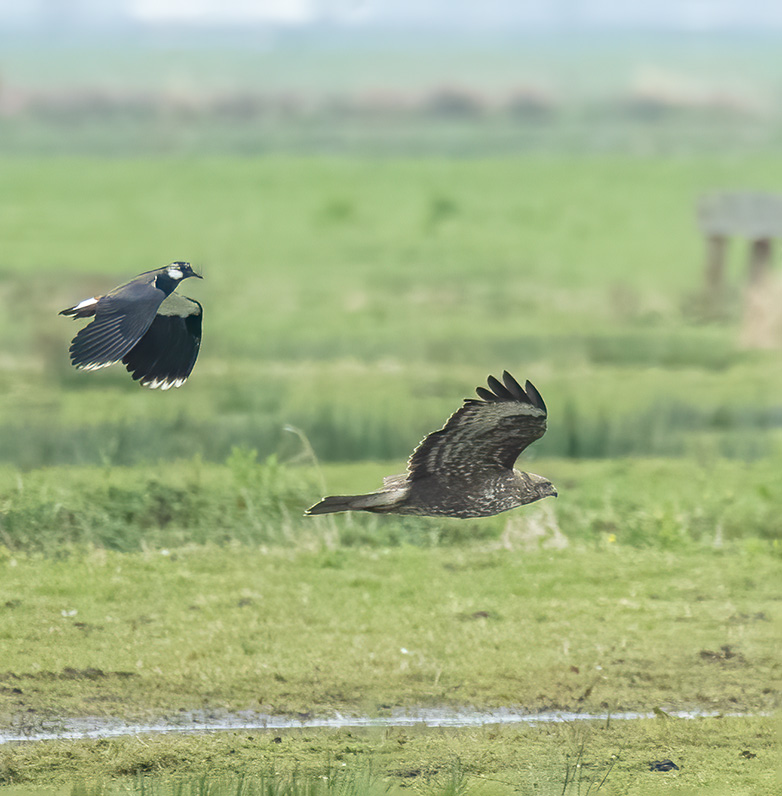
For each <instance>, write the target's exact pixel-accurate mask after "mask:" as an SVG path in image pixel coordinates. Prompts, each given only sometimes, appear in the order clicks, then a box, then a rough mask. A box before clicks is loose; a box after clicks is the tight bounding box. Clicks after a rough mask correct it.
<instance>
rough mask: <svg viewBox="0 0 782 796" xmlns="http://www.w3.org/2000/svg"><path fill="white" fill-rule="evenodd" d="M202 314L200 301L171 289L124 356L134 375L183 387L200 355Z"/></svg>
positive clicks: (164, 386) (149, 381)
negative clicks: (143, 332) (146, 327)
mask: <svg viewBox="0 0 782 796" xmlns="http://www.w3.org/2000/svg"><path fill="white" fill-rule="evenodd" d="M202 316H203V308H202V307H201V305H200V304H199V303H198V302H197V301H195V300H194V299H191V298H187V297H186V296H180V295H179V294H178V293H172V294H171V295H170V296H169V297H168V298H167V299H166V300H165V301H164V302H163V303H162V304H161V305H160V309H159V310H158V312H157V315H155V318H154V320H153V321H152V324H151V325H150V327H149V329H147V331H146V334H144V336H143V337H142V338H141V339H140V340H139V342H138V343H137V344H136V345H135V346H133V348H132V349H131V350H130V351H128V352H127V353H126V354H125V356H124V357H123V358H122V361H123V363H124V364H125V365H126V367H127V369H128V371H129V372H130V374H131V375H132V376H133V378H134V379H135V380H136V381H140V382H141V384H142V386H144V387H151V388H153V389H155V388H157V387H160V388H161V389H163V390H167V389H169V388H170V387H181V386H182V385H183V384H184V383H185V381H187V377H188V376H189V375H190V373H191V371H192V370H193V366H194V365H195V362H196V359H197V357H198V349H199V348H200V346H201V318H202Z"/></svg>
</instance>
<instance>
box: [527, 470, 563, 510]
mask: <svg viewBox="0 0 782 796" xmlns="http://www.w3.org/2000/svg"><path fill="white" fill-rule="evenodd" d="M524 475H526V476H527V478H528V479H529V483H528V490H529V492H530V493H531V494H530V498H529V500H528V501H527V502H529V503H532V502H533V501H535V500H541V498H545V497H556V496H557V488H556V487H555V486H554V484H552V483H551V481H549V480H548V478H544V477H543V476H542V475H535V473H524Z"/></svg>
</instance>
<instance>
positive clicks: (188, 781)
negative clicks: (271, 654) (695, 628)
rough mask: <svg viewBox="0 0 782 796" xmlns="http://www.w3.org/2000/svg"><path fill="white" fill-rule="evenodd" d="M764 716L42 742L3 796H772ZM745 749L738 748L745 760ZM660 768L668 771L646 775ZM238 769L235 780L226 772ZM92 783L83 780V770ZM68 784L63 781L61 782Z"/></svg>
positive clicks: (7, 764)
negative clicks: (672, 765) (667, 763)
mask: <svg viewBox="0 0 782 796" xmlns="http://www.w3.org/2000/svg"><path fill="white" fill-rule="evenodd" d="M774 723H775V722H774V720H773V719H768V718H765V719H763V718H755V719H738V718H722V719H710V720H709V719H707V720H694V721H684V720H677V719H656V720H654V721H647V722H633V721H631V722H609V723H605V722H600V723H593V724H589V725H578V726H575V725H555V726H547V727H540V728H538V727H524V728H501V727H485V728H480V729H472V730H458V731H457V730H424V729H421V728H404V729H391V730H349V731H348V730H339V731H330V732H314V731H309V730H301V731H290V732H277V731H275V732H270V733H248V732H234V733H223V734H219V735H204V736H200V737H197V738H194V737H189V738H188V737H168V738H163V737H154V736H144V737H137V738H131V739H127V740H102V741H82V742H76V743H67V744H66V743H62V742H49V743H46V744H43V745H41V746H43V748H40V746H38V747H33V746H31V745H20V746H17V747H14V748H13V749H10V750H9V749H5V750H2V751H0V780H2V778H3V777H5V781H6V782H16V783H18V784H17V785H8V786H7V787H0V793H3V794H4V796H30V795H31V794H33V793H41V792H42V790H41V785H40V784H38V785H36V784H32V785H27V786H25V785H23V784H22V783H25V782H27V783H43V782H46V781H48V782H50V783H51V786H56V785H58V784H59V787H55V788H53V790H52V791H49V790H47V791H45V792H47V793H49V792H51V793H53V794H56V796H115V794H126V793H129V794H133V795H134V796H135V795H136V794H138V795H139V796H140V795H141V794H147V796H206V794H209V795H210V796H229V794H230V795H231V796H256V794H258V795H259V796H260V794H263V795H264V796H321V794H323V796H325V795H326V794H330V795H333V796H336V795H337V794H339V795H340V796H370V795H371V794H380V793H390V794H399V793H410V792H411V791H412V792H414V793H423V794H426V795H427V796H457V795H458V794H462V795H463V796H468V795H471V796H478V795H479V794H480V795H482V796H510V794H518V793H541V794H545V795H546V796H554V794H556V796H577V794H579V793H580V794H586V793H595V792H599V793H606V794H613V795H615V796H619V795H620V794H621V795H622V796H642V795H647V794H648V795H649V796H651V794H658V793H660V792H661V789H664V790H665V792H666V793H668V792H672V793H683V794H691V793H704V794H705V793H714V794H740V796H766V794H768V795H769V796H770V794H772V793H774V788H775V780H774V763H775V747H774ZM743 753H746V755H745V754H743ZM666 758H668V759H672V760H673V761H674V762H676V764H677V765H678V766H679V770H678V771H670V772H667V773H663V772H651V771H650V770H649V763H650V762H651V761H653V760H660V759H666ZM239 770H241V771H244V772H245V773H244V774H243V775H241V776H237V773H236V772H237V771H239ZM84 771H90V772H91V774H92V775H93V778H91V779H90V780H83V779H81V777H82V776H83V774H82V772H84ZM66 783H68V784H66Z"/></svg>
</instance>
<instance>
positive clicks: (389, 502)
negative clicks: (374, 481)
mask: <svg viewBox="0 0 782 796" xmlns="http://www.w3.org/2000/svg"><path fill="white" fill-rule="evenodd" d="M406 493H407V490H404V489H381V490H380V491H379V492H370V493H369V494H368V495H331V496H330V497H325V498H323V500H321V501H320V503H316V504H315V505H314V506H311V507H310V508H308V509H307V511H306V512H305V514H306V515H307V516H312V515H313V514H332V513H333V512H336V511H375V512H383V511H391V510H392V509H393V508H394V507H395V506H396V505H398V503H399V502H400V500H401V499H402V498H403V497H404V496H405V494H406Z"/></svg>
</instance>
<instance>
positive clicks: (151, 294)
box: [65, 275, 166, 370]
mask: <svg viewBox="0 0 782 796" xmlns="http://www.w3.org/2000/svg"><path fill="white" fill-rule="evenodd" d="M143 276H145V275H143ZM165 297H166V294H165V293H164V292H163V291H162V290H159V289H158V288H156V287H155V285H154V277H148V278H145V279H142V278H137V279H135V280H133V281H132V282H129V283H128V284H127V285H122V286H120V288H115V290H113V291H111V293H108V294H106V295H105V296H102V297H100V298H99V299H98V301H97V303H96V304H95V319H94V320H93V321H92V322H91V323H89V324H87V326H85V327H84V328H83V329H81V330H80V331H79V332H78V334H77V335H76V336H75V337H74V338H73V341H72V342H71V347H70V354H71V361H72V362H73V364H74V366H75V367H77V368H80V369H82V370H97V369H98V368H104V367H106V366H107V365H113V364H114V363H115V362H120V361H122V358H123V357H124V356H125V354H127V353H128V351H130V350H131V349H132V348H133V347H134V346H135V345H136V344H137V343H138V342H139V340H141V338H142V337H143V336H144V333H145V332H146V331H147V329H149V327H150V324H151V323H152V322H153V321H154V320H155V315H156V313H157V311H158V308H159V307H160V304H161V302H162V301H163V299H164V298H165ZM65 312H67V310H66V311H65Z"/></svg>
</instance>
